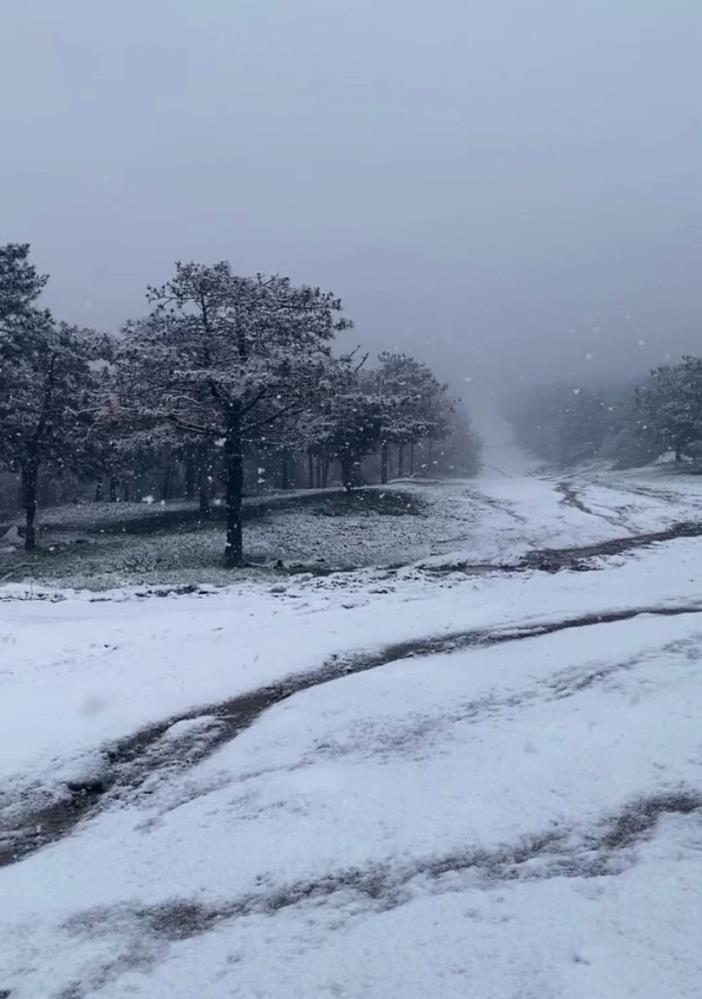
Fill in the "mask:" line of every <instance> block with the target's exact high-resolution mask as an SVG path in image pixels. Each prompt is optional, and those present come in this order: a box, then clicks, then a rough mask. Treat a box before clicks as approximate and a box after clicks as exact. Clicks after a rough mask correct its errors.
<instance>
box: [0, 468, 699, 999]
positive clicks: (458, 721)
mask: <svg viewBox="0 0 702 999" xmlns="http://www.w3.org/2000/svg"><path fill="white" fill-rule="evenodd" d="M395 488H399V489H400V490H401V492H402V493H407V494H408V495H411V496H413V497H414V499H415V501H416V504H417V506H418V507H421V514H413V515H411V516H410V515H408V516H404V517H402V516H385V515H383V516H381V515H377V516H376V515H374V516H373V517H372V518H370V520H369V518H365V523H364V542H363V545H364V554H363V557H362V558H360V559H359V560H358V565H359V566H360V567H359V568H357V569H355V570H353V571H346V572H344V573H331V574H330V575H317V574H312V573H301V574H299V575H295V576H293V577H290V578H284V579H283V578H282V577H281V579H282V581H280V580H278V581H272V580H271V579H270V578H266V579H265V580H263V579H261V578H257V577H256V576H255V575H249V576H247V577H245V578H242V579H241V580H240V581H239V582H238V583H236V584H235V585H232V586H230V587H228V588H225V589H218V590H211V592H210V591H209V590H208V588H207V587H205V588H204V592H203V593H202V594H199V595H198V594H190V595H183V596H171V597H168V598H166V599H158V598H156V597H150V598H148V597H147V598H144V597H139V596H137V595H136V594H137V592H138V591H136V590H135V589H134V588H130V586H129V585H126V583H128V580H126V581H125V580H121V581H120V584H121V585H119V586H118V587H116V588H115V589H113V590H111V591H103V592H101V593H100V594H98V595H96V594H95V593H94V592H89V591H77V590H71V589H67V588H65V587H64V588H63V589H61V590H56V589H55V590H52V589H48V588H46V587H44V588H42V587H41V586H38V585H36V584H34V585H33V586H32V587H29V586H28V585H27V584H23V583H12V584H6V585H5V586H4V587H2V588H1V589H0V596H2V597H3V598H4V599H3V600H2V601H0V863H2V865H3V866H2V867H0V939H1V940H2V944H1V945H0V996H5V997H10V999H44V997H47V999H48V997H50V999H89V997H90V999H118V997H119V999H122V997H125V999H126V997H131V996H138V997H149V999H152V997H159V999H160V997H173V999H192V997H193V996H196V995H200V996H203V997H206V999H232V997H240V999H254V997H261V999H292V997H295V999H296V997H300V999H318V997H320V999H321V997H341V999H361V997H363V999H377V997H393V999H394V997H400V996H401V997H403V999H426V997H438V999H453V997H456V999H458V997H461V999H465V997H468V996H470V997H476V999H594V997H596V999H629V997H631V999H634V997H636V999H682V997H699V996H700V995H701V994H702V987H701V986H700V982H702V957H701V956H700V947H699V939H700V931H701V929H702V887H701V886H702V726H700V717H701V715H702V686H701V685H700V661H701V660H702V587H701V586H700V574H699V566H700V564H702V537H696V536H684V535H686V534H692V535H694V530H692V529H691V528H690V527H689V525H691V524H692V525H695V524H696V523H698V522H700V521H702V480H699V479H694V478H692V477H689V478H688V477H684V476H673V475H671V474H670V472H669V471H667V470H666V469H664V468H659V469H656V470H650V471H645V472H637V473H627V474H620V475H617V476H614V475H613V474H611V473H606V472H604V471H601V470H592V471H591V472H590V473H589V474H588V475H585V473H581V474H580V475H578V476H570V477H567V478H566V477H563V476H552V475H549V474H546V473H545V472H543V471H540V470H539V469H538V468H535V467H533V465H532V464H531V463H530V462H528V461H527V460H526V459H524V458H523V457H521V456H519V455H515V454H514V453H512V452H511V451H510V450H509V449H508V448H505V449H504V450H503V452H502V453H499V452H498V453H495V454H491V455H489V456H488V467H487V468H486V472H485V474H484V475H483V476H482V477H481V478H480V479H478V480H472V481H453V482H446V483H425V484H407V483H402V484H401V485H400V486H399V487H395ZM312 516H313V515H312V514H311V513H305V512H298V513H295V512H289V511H288V512H284V513H281V514H280V516H279V518H273V519H275V520H276V521H277V524H278V526H277V527H276V528H275V530H277V531H280V532H282V533H284V531H285V530H286V529H287V528H286V526H285V525H286V524H287V527H288V528H289V527H290V525H291V523H292V522H293V521H294V520H295V518H298V522H297V527H296V530H298V531H304V530H312V529H313V528H312V524H306V523H303V524H300V522H299V518H304V517H309V518H312ZM286 518H287V519H286ZM327 519H328V520H329V522H330V525H331V526H334V525H333V523H332V521H333V520H334V519H337V521H338V518H323V517H318V518H316V520H315V523H316V524H319V523H321V522H324V524H325V528H324V529H325V530H326V520H327ZM350 519H351V520H353V517H351V518H350ZM371 520H372V523H370V521H371ZM681 523H686V524H687V525H688V528H687V529H686V531H682V530H680V531H678V528H677V527H676V525H679V524H681ZM344 530H348V531H350V532H351V534H352V528H351V527H350V526H349V525H346V527H344ZM403 532H405V533H403ZM664 532H667V536H666V537H664V538H658V539H656V538H655V537H653V538H651V535H658V534H661V533H664ZM677 533H680V535H681V536H679V537H677V536H676V534H677ZM410 535H411V536H410ZM315 538H316V540H317V541H318V542H319V543H320V544H322V543H324V544H328V545H329V546H330V547H331V546H332V544H333V535H332V534H330V535H329V539H328V540H324V538H323V536H322V533H321V532H319V533H318V534H317V535H316V536H315ZM374 540H375V544H376V548H375V549H374V548H373V541H374ZM619 542H621V544H619ZM608 545H609V547H607V546H608ZM598 546H604V547H602V548H601V550H600V549H598ZM544 549H557V550H559V551H561V550H563V549H587V551H586V552H585V555H584V556H583V557H582V558H580V557H578V558H579V560H578V562H577V564H576V563H573V564H572V567H570V568H565V569H562V570H561V571H558V572H546V571H540V570H539V569H535V568H533V567H531V566H532V565H533V564H534V563H530V562H528V561H526V562H525V561H524V556H528V555H529V554H530V553H533V552H535V551H543V550H544ZM398 551H399V552H401V553H402V552H404V557H403V558H396V557H395V556H396V554H397V552H398ZM391 556H392V557H391ZM400 563H401V564H400ZM346 568H348V566H346ZM141 592H143V591H141ZM28 597H33V598H34V599H28ZM40 597H43V598H44V599H38V598H40Z"/></svg>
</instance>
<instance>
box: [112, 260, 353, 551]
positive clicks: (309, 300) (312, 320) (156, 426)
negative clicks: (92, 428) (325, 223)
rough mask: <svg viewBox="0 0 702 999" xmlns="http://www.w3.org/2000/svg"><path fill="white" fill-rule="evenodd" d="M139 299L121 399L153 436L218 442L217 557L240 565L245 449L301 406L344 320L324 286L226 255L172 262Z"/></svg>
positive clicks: (123, 361) (124, 354)
mask: <svg viewBox="0 0 702 999" xmlns="http://www.w3.org/2000/svg"><path fill="white" fill-rule="evenodd" d="M147 298H148V301H149V302H150V303H151V305H152V311H151V312H150V314H149V315H148V316H147V317H146V318H144V319H141V320H138V321H136V322H130V323H128V324H127V326H126V328H125V338H124V344H123V347H122V349H121V350H120V352H119V354H118V358H117V381H118V386H119V389H118V395H119V398H120V399H121V405H122V406H123V407H124V408H126V409H129V407H134V409H135V412H136V415H137V418H138V419H144V418H145V419H147V421H148V422H149V424H150V425H151V427H152V430H153V432H154V433H157V434H159V433H160V434H166V435H167V434H168V433H173V432H175V433H176V434H177V435H187V436H188V437H196V436H199V437H200V438H202V439H203V440H205V441H209V442H210V443H220V444H221V447H222V451H223V465H224V477H225V482H226V506H227V536H226V546H225V563H226V564H227V565H229V566H237V565H240V564H241V563H242V560H243V545H242V519H241V505H242V496H243V459H244V454H245V452H246V450H247V449H250V448H252V447H256V446H257V445H259V444H260V442H261V440H262V438H264V437H265V436H266V434H267V432H268V431H269V429H270V428H271V427H273V426H274V424H275V423H276V422H277V421H279V420H282V419H284V418H285V417H286V416H290V415H291V414H293V413H295V412H302V411H304V409H305V407H306V406H307V405H308V403H309V399H310V398H311V397H314V395H315V394H316V393H317V392H318V391H319V380H320V377H321V376H322V375H323V373H324V371H325V370H326V366H327V364H328V360H329V357H330V351H331V342H332V340H333V338H334V336H335V334H336V333H337V331H339V330H343V329H345V328H346V327H348V326H349V325H350V323H349V322H348V321H347V320H346V319H344V318H343V317H341V315H340V313H341V302H340V301H339V299H338V298H335V297H334V296H333V295H332V294H330V293H326V292H322V291H320V290H319V289H318V288H311V287H307V286H301V287H296V286H294V285H292V284H291V283H290V281H289V279H288V278H284V277H278V276H272V277H264V276H263V275H260V274H259V275H256V276H255V277H237V276H235V275H234V274H232V272H231V268H230V266H229V264H228V263H226V262H222V263H219V264H215V265H214V266H211V267H208V266H203V265H201V264H196V263H188V264H182V263H178V264H177V265H176V273H175V276H174V277H173V279H172V280H171V281H169V282H167V283H166V284H165V285H163V286H162V287H158V288H149V290H148V293H147Z"/></svg>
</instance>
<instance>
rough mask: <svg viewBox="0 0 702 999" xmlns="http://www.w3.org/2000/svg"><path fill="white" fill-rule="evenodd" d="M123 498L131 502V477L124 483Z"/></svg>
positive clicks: (126, 501)
mask: <svg viewBox="0 0 702 999" xmlns="http://www.w3.org/2000/svg"><path fill="white" fill-rule="evenodd" d="M122 500H123V501H124V502H125V503H128V502H129V479H125V480H124V483H123V485H122Z"/></svg>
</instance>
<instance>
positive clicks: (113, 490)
mask: <svg viewBox="0 0 702 999" xmlns="http://www.w3.org/2000/svg"><path fill="white" fill-rule="evenodd" d="M118 486H119V479H118V478H117V476H116V475H111V476H110V503H116V502H117V487H118Z"/></svg>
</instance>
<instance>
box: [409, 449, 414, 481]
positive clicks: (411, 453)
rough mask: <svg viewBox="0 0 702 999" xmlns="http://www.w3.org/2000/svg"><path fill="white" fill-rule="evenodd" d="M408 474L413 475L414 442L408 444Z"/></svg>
mask: <svg viewBox="0 0 702 999" xmlns="http://www.w3.org/2000/svg"><path fill="white" fill-rule="evenodd" d="M409 473H410V475H414V441H412V443H411V444H410V467H409Z"/></svg>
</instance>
